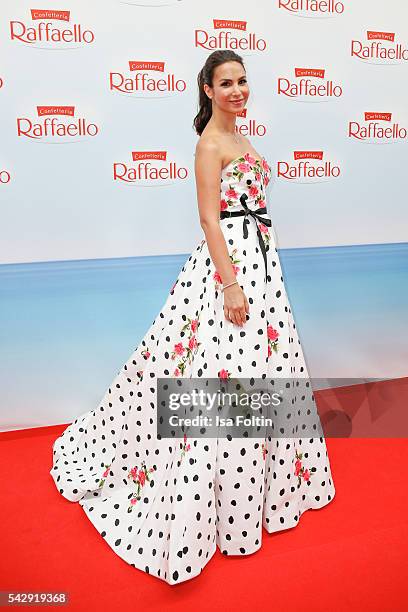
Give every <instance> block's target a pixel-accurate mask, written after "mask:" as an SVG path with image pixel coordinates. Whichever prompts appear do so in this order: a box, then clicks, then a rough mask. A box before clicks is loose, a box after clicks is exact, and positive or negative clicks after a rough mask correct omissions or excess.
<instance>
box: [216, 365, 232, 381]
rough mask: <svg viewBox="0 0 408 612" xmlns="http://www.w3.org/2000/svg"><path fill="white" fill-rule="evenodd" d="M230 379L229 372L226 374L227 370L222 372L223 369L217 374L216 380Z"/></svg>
mask: <svg viewBox="0 0 408 612" xmlns="http://www.w3.org/2000/svg"><path fill="white" fill-rule="evenodd" d="M230 377H231V372H228V370H224V368H223V369H222V370H220V371H219V372H218V378H221V379H223V380H226V379H228V378H230Z"/></svg>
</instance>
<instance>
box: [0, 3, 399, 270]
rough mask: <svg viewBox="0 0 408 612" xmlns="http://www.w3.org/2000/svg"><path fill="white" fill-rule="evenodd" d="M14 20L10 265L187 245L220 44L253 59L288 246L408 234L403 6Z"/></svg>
mask: <svg viewBox="0 0 408 612" xmlns="http://www.w3.org/2000/svg"><path fill="white" fill-rule="evenodd" d="M36 7H39V9H37V8H36ZM0 11H1V31H0V45H1V56H0V57H1V60H0V78H1V81H0V85H1V87H0V103H1V105H2V112H1V114H0V129H1V143H2V147H1V151H0V197H1V246H0V248H1V252H0V263H18V262H33V261H53V260H65V259H98V258H106V257H126V256H138V255H155V254H174V253H187V252H190V251H191V250H192V249H193V248H194V246H195V244H196V243H197V241H198V240H200V239H201V236H202V230H201V227H200V226H199V223H198V215H197V204H196V193H195V183H194V148H195V143H196V140H197V135H196V134H195V132H194V131H193V129H192V121H193V117H194V115H195V114H196V112H197V86H196V76H197V73H198V71H199V70H200V69H201V66H202V64H203V63H204V61H205V58H206V57H207V56H208V54H209V53H211V52H212V51H213V50H214V49H216V48H232V49H234V50H236V51H237V52H238V53H239V54H240V55H241V56H242V57H243V59H244V61H245V64H246V68H247V74H248V80H249V84H250V87H251V96H250V101H249V104H248V107H247V110H246V116H245V117H240V118H239V119H238V125H239V129H240V130H242V131H243V133H245V134H246V135H247V136H249V138H250V140H251V142H252V143H253V145H254V147H255V148H256V149H257V150H258V152H259V153H260V154H263V155H265V157H266V159H267V160H268V162H269V163H270V165H271V166H272V170H273V183H272V186H271V188H270V191H269V194H270V195H269V205H268V208H269V212H270V214H271V216H272V217H273V221H274V225H275V227H276V228H277V230H278V236H279V245H278V246H279V247H281V248H282V247H283V248H284V247H306V246H316V245H347V244H367V243H386V242H403V241H406V240H407V227H408V223H407V222H408V213H407V207H406V203H405V201H404V198H405V193H406V167H407V161H408V156H407V146H406V144H407V129H408V112H407V109H408V105H407V98H408V96H407V93H408V82H407V65H408V50H407V47H408V19H407V17H408V4H407V3H406V2H405V1H404V0H390V1H389V2H384V1H380V0H374V1H373V0H354V1H348V0H344V1H342V2H335V1H333V0H327V1H325V2H323V1H322V2H312V1H310V2H307V1H305V0H304V1H301V0H298V1H297V2H295V1H289V0H284V1H283V0H282V1H281V2H279V1H278V0H274V1H272V0H271V1H267V0H257V1H256V2H252V3H248V2H247V1H246V0H223V2H219V1H218V0H217V1H214V0H206V1H205V2H193V1H190V2H188V1H186V0H178V1H175V0H162V1H161V0H157V1H154V0H140V2H137V1H135V0H128V1H127V2H119V1H114V0H88V1H87V2H80V1H79V0H70V1H69V2H68V3H63V4H61V3H55V2H54V1H53V2H50V1H48V0H46V1H44V2H43V1H41V2H40V3H38V4H35V5H33V4H32V3H31V2H28V1H26V0H15V1H6V2H4V1H3V2H2V3H1V5H0ZM53 126H54V133H52V127H53ZM150 154H151V155H150ZM149 157H150V158H149ZM147 162H148V163H150V166H147V167H148V168H150V174H147V175H146V176H145V175H143V171H144V169H145V168H146V165H145V164H146V163H147ZM155 168H156V169H161V174H158V172H157V171H156V175H157V176H156V177H155V176H154V172H153V169H155ZM132 174H133V175H134V178H133V180H127V181H125V180H123V178H124V176H126V177H127V178H129V179H130V178H131V175H132ZM173 175H174V176H173ZM153 211H154V212H153ZM164 228H165V230H164Z"/></svg>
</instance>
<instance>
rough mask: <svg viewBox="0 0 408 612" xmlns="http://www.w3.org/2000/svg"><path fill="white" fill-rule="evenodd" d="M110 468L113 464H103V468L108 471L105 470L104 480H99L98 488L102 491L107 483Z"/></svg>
mask: <svg viewBox="0 0 408 612" xmlns="http://www.w3.org/2000/svg"><path fill="white" fill-rule="evenodd" d="M110 466H111V464H109V465H105V464H104V463H102V467H104V468H106V469H105V471H104V473H103V474H102V478H101V479H100V480H99V484H98V488H99V489H100V488H101V487H103V485H104V483H105V478H107V477H108V474H109V470H110Z"/></svg>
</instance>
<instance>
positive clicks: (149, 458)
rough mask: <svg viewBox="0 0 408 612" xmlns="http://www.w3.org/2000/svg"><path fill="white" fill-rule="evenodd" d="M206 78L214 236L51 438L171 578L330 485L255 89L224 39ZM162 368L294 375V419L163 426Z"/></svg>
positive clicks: (72, 496) (242, 548) (83, 501)
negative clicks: (120, 360) (270, 208)
mask: <svg viewBox="0 0 408 612" xmlns="http://www.w3.org/2000/svg"><path fill="white" fill-rule="evenodd" d="M198 84H199V104H200V107H199V112H198V114H197V116H196V117H195V120H194V127H195V129H196V131H197V133H198V134H199V135H200V139H199V142H198V143H197V148H196V161H195V173H196V183H197V197H198V207H199V215H200V222H201V226H202V228H203V230H204V233H205V239H203V240H202V241H201V242H200V244H199V245H198V246H197V248H196V249H195V250H194V251H193V253H192V254H191V255H190V257H189V258H188V260H187V261H186V262H185V264H184V266H183V268H182V269H181V271H180V273H179V276H178V278H177V280H176V282H175V284H174V285H173V288H172V289H171V291H170V294H169V296H168V298H167V300H166V303H165V304H164V306H163V308H162V310H161V311H160V313H159V315H158V316H157V317H156V319H155V320H154V321H153V323H152V325H151V327H150V328H149V330H148V331H147V332H146V334H145V336H144V338H143V339H142V341H141V342H140V344H139V346H138V347H137V348H136V349H135V351H134V352H133V353H132V354H131V355H130V357H129V359H128V360H127V362H126V363H125V364H124V365H123V367H122V368H121V370H120V371H119V372H118V374H117V376H116V378H115V379H114V381H113V382H112V384H111V386H110V387H109V388H108V390H107V391H106V393H105V394H104V396H103V398H102V401H101V403H100V405H99V407H98V408H97V409H95V410H93V411H91V412H87V413H86V414H84V415H82V416H80V417H78V418H77V419H76V420H75V421H74V422H73V423H72V424H71V425H70V426H69V427H68V428H67V429H66V430H65V431H64V433H63V434H62V435H61V436H60V437H59V438H58V439H57V440H56V441H55V442H54V446H53V452H54V455H53V468H52V470H51V475H52V476H53V478H54V480H55V484H56V486H57V488H58V490H59V492H60V493H61V494H62V495H63V496H64V497H66V499H68V500H70V501H79V503H80V505H81V506H82V507H83V509H84V511H85V513H86V514H87V516H88V518H89V519H90V520H91V521H92V523H93V524H94V526H95V527H96V529H97V530H98V531H99V532H100V533H101V535H102V536H103V537H104V538H105V540H106V541H107V543H108V544H109V546H111V547H112V549H113V550H114V551H115V552H116V553H117V554H118V555H119V556H120V557H121V558H122V559H124V560H125V561H127V562H128V563H129V564H131V565H133V566H134V567H136V568H139V569H141V570H143V571H145V572H147V573H150V574H153V575H154V576H156V577H158V578H160V579H162V580H165V581H166V582H168V583H169V584H177V583H180V582H182V581H185V580H188V579H190V578H193V577H194V576H197V575H198V574H199V573H200V572H201V571H202V570H203V568H204V567H205V566H206V565H207V563H208V561H209V560H210V558H211V557H212V555H213V554H214V552H215V551H216V547H217V546H218V547H219V549H220V550H221V551H222V553H224V554H225V555H248V554H251V553H253V552H255V551H257V550H258V549H259V548H260V547H261V541H262V527H264V528H265V529H266V531H268V532H270V533H272V532H274V531H279V530H282V529H288V528H290V527H294V526H296V525H297V523H298V521H299V518H300V516H301V514H302V513H303V512H304V511H306V510H308V509H309V508H320V507H322V506H324V505H326V504H328V503H329V502H330V501H331V500H332V499H333V497H334V494H335V489H334V485H333V482H332V478H331V471H330V464H329V460H328V456H327V450H326V445H325V440H324V438H323V436H320V437H310V433H309V435H307V434H306V436H303V437H300V438H299V437H291V436H290V435H289V434H290V433H292V434H294V433H296V432H298V431H299V428H298V427H295V426H294V424H293V417H296V416H297V415H300V414H302V417H301V419H303V417H304V416H305V415H306V410H305V406H306V405H308V406H310V405H311V406H312V409H313V410H312V412H313V413H314V415H316V414H317V413H316V409H315V405H314V398H313V394H312V391H311V389H310V387H309V383H308V382H307V376H308V373H307V368H306V364H305V360H304V356H303V352H302V348H301V345H300V341H299V338H298V335H297V330H296V326H295V323H294V319H293V316H292V312H291V308H290V304H289V301H288V297H287V294H286V290H285V286H284V282H283V277H282V270H281V266H280V262H279V257H278V253H277V249H276V245H275V241H274V237H273V234H272V233H270V229H272V225H271V220H270V218H269V216H268V214H267V209H266V193H265V192H266V187H267V185H268V183H269V181H270V176H271V168H270V166H269V164H268V163H267V161H266V160H265V159H264V158H263V157H261V156H260V155H259V154H258V152H257V151H256V150H255V149H254V148H253V147H252V145H251V143H250V142H249V141H248V140H247V139H246V138H244V137H243V136H241V135H239V134H238V133H237V132H236V129H235V128H236V123H235V122H236V114H237V113H238V112H239V111H241V110H242V109H243V108H244V106H245V104H246V102H247V100H248V97H249V88H248V83H247V79H246V73H245V68H244V64H243V61H242V58H241V57H240V56H239V55H237V54H236V53H234V52H233V51H215V52H214V53H212V54H211V55H210V56H209V57H208V58H207V61H206V62H205V65H204V67H203V69H202V70H201V72H200V73H199V77H198ZM160 377H162V378H171V379H176V378H181V379H183V378H201V377H205V378H213V379H214V380H218V381H219V380H220V379H221V380H222V381H223V382H225V381H228V380H231V381H232V380H233V379H234V377H245V378H250V379H251V381H252V380H255V379H257V380H259V379H260V380H266V379H268V380H269V381H271V382H272V383H273V382H274V380H278V381H281V379H285V377H286V378H290V379H292V380H294V381H295V383H294V384H292V385H291V384H289V385H286V388H289V400H288V402H289V404H290V406H292V410H293V409H295V410H293V414H289V415H287V416H288V417H290V426H289V427H288V426H287V424H284V427H279V430H278V429H276V430H274V428H273V427H272V430H271V429H269V430H268V431H266V429H262V430H260V429H259V428H256V429H255V431H252V433H251V434H250V436H249V437H248V435H247V434H248V432H247V431H246V432H245V433H244V435H243V436H241V437H239V438H236V437H232V436H231V435H223V436H217V437H212V438H210V437H209V438H206V437H200V436H197V437H195V438H194V437H193V436H187V435H185V436H184V438H176V439H169V438H164V437H161V436H160V435H159V434H158V433H157V424H158V420H159V419H157V402H156V388H155V386H154V383H155V382H156V379H157V378H160ZM299 379H303V380H304V381H305V384H304V386H303V391H302V392H301V391H300V389H299V388H298V387H297V386H296V387H295V385H298V384H299ZM310 412H311V411H310V410H308V411H307V414H310ZM276 414H278V413H277V412H275V415H276ZM279 414H281V413H279ZM282 414H284V413H283V412H282ZM317 420H318V418H317ZM302 422H303V421H302ZM285 428H286V429H285ZM315 429H316V428H315ZM315 429H314V430H311V431H315ZM277 433H278V435H276V434H277ZM284 435H286V437H284Z"/></svg>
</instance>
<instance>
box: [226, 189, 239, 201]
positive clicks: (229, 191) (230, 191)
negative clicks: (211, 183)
mask: <svg viewBox="0 0 408 612" xmlns="http://www.w3.org/2000/svg"><path fill="white" fill-rule="evenodd" d="M225 195H226V197H227V198H230V199H231V200H237V199H238V194H237V192H236V191H235V189H227V191H226V192H225Z"/></svg>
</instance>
